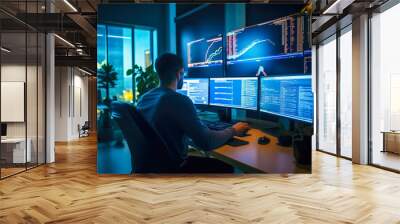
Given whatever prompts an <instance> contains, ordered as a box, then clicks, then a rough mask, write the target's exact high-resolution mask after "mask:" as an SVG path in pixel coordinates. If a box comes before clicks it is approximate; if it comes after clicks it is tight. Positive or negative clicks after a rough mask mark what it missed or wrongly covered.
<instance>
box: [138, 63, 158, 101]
mask: <svg viewBox="0 0 400 224" xmlns="http://www.w3.org/2000/svg"><path fill="white" fill-rule="evenodd" d="M133 72H134V74H135V76H136V92H137V97H136V99H139V98H140V96H142V95H143V94H145V93H146V92H148V91H149V90H151V89H154V88H156V87H158V86H159V85H160V80H159V79H158V75H157V73H156V72H155V71H154V69H153V66H152V65H150V66H148V67H147V68H146V69H145V70H143V69H142V68H141V67H140V66H138V65H135V66H134V69H133Z"/></svg>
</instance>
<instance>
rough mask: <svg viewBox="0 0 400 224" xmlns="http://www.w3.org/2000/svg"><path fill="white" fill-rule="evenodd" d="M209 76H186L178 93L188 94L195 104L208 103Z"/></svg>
mask: <svg viewBox="0 0 400 224" xmlns="http://www.w3.org/2000/svg"><path fill="white" fill-rule="evenodd" d="M208 82H209V80H208V78H197V79H195V78H185V79H184V80H183V87H182V89H179V90H177V92H178V93H181V94H183V95H186V96H188V97H189V98H190V99H191V100H192V101H193V104H202V105H208V85H209V83H208Z"/></svg>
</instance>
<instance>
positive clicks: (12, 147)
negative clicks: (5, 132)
mask: <svg viewBox="0 0 400 224" xmlns="http://www.w3.org/2000/svg"><path fill="white" fill-rule="evenodd" d="M26 142H27V143H28V144H27V146H28V147H26V152H25V138H5V139H1V147H2V148H1V151H2V154H3V152H7V151H12V163H25V162H31V160H32V152H31V145H32V140H31V139H30V138H28V139H27V140H26ZM2 157H3V155H2ZM10 159H11V158H10ZM10 162H11V161H10Z"/></svg>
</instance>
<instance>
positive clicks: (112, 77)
mask: <svg viewBox="0 0 400 224" xmlns="http://www.w3.org/2000/svg"><path fill="white" fill-rule="evenodd" d="M117 76H118V73H117V72H116V71H115V69H114V67H113V65H111V64H108V63H103V64H102V65H101V67H100V69H98V70H97V82H98V88H99V89H105V92H106V96H105V99H104V100H103V102H102V104H103V106H102V111H101V113H100V118H99V126H100V127H99V133H98V139H99V141H105V142H108V141H111V140H112V139H113V128H112V124H111V111H110V105H111V98H110V88H114V87H115V86H116V85H117V84H116V81H117V80H118V77H117Z"/></svg>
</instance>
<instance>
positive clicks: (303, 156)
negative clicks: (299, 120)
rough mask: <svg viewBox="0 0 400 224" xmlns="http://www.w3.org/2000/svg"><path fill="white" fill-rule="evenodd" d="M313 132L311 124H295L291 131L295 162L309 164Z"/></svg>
mask: <svg viewBox="0 0 400 224" xmlns="http://www.w3.org/2000/svg"><path fill="white" fill-rule="evenodd" d="M312 134H313V127H312V125H306V124H296V125H295V129H294V131H293V132H292V137H293V155H294V157H295V159H296V162H297V163H298V164H301V165H310V164H311V144H312V143H311V136H312Z"/></svg>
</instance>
